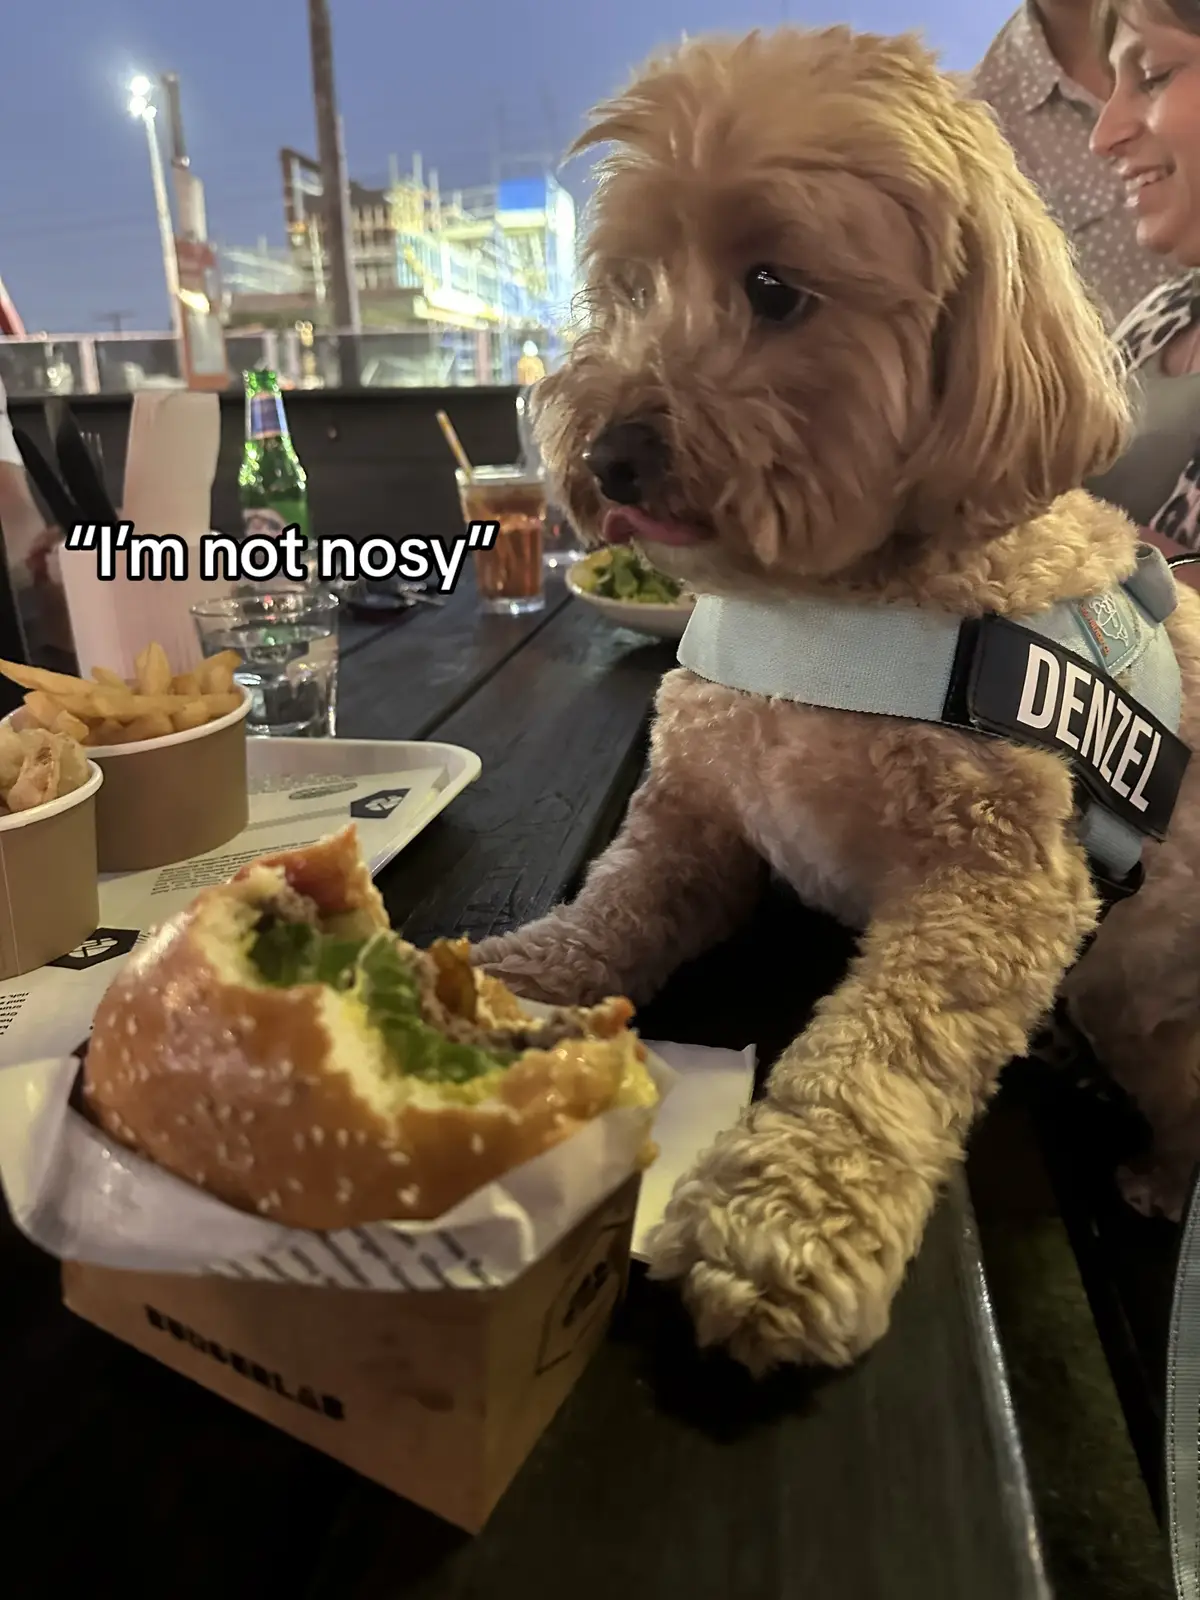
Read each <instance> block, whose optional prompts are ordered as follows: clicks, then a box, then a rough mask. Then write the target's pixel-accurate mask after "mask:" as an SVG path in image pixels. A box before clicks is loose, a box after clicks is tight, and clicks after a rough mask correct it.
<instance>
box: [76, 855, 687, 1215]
mask: <svg viewBox="0 0 1200 1600" xmlns="http://www.w3.org/2000/svg"><path fill="white" fill-rule="evenodd" d="M264 930H265V931H264ZM280 939H282V940H283V941H284V945H283V947H282V948H283V949H284V958H283V959H284V960H285V962H286V961H290V960H291V959H292V950H293V945H294V944H296V945H297V946H298V947H299V948H302V949H303V950H304V952H305V954H304V955H303V957H302V958H303V959H305V960H311V959H312V951H313V950H315V949H319V950H320V951H321V952H324V954H323V955H322V959H323V960H333V961H334V964H335V966H336V964H337V962H339V961H343V960H344V958H345V956H346V952H347V951H349V952H350V953H351V956H352V957H353V959H352V960H351V964H350V965H349V966H348V967H343V969H342V970H341V971H340V973H339V975H338V977H337V981H335V982H331V981H329V980H328V979H327V978H326V977H324V976H322V977H320V978H315V977H314V976H313V970H314V969H312V968H311V967H310V968H305V969H304V974H303V976H302V978H301V981H296V982H291V981H288V978H287V971H286V969H285V970H283V972H282V975H281V973H280V971H279V970H276V971H275V972H273V974H272V975H271V976H270V977H267V976H265V975H264V969H263V967H262V966H261V964H260V963H261V960H262V959H264V958H263V957H262V956H261V951H262V950H263V948H264V947H265V945H267V944H270V943H271V941H279V940H280ZM330 940H335V941H344V942H343V943H341V944H338V945H336V947H335V949H334V951H333V954H332V955H331V954H329V952H328V942H329V941H330ZM280 948H281V947H280V945H279V944H278V942H276V943H275V945H274V949H275V951H276V953H278V951H279V949H280ZM356 950H357V951H359V952H360V954H359V955H358V956H353V952H354V951H356ZM256 952H258V953H256ZM322 970H324V969H322ZM397 974H399V976H397ZM397 984H399V985H400V988H399V989H397ZM397 994H399V995H400V999H399V1000H398V999H397V998H396V996H397ZM632 1014H633V1010H632V1007H631V1006H630V1004H629V1002H628V1001H626V1000H624V999H620V998H614V999H610V1000H607V1001H604V1002H603V1003H601V1004H600V1005H597V1006H593V1007H587V1008H561V1009H559V1010H556V1011H553V1012H551V1013H550V1015H549V1016H548V1017H545V1018H534V1017H532V1016H531V1015H530V1014H529V1013H527V1012H526V1011H525V1010H524V1008H523V1006H522V1004H521V1002H520V1001H519V1000H518V999H517V997H516V996H515V995H513V994H512V993H511V992H510V991H509V990H508V989H506V988H505V986H504V985H503V984H502V983H500V981H499V980H498V979H496V978H494V977H492V976H490V975H487V974H484V973H482V972H481V971H479V969H477V968H475V967H473V966H472V965H471V963H470V960H469V954H468V946H467V943H466V941H465V940H460V941H439V942H437V943H436V944H434V945H432V946H431V947H430V948H429V949H428V950H418V949H416V948H415V947H414V946H412V945H409V944H406V943H405V942H404V941H403V940H401V939H400V938H398V937H397V936H396V935H395V934H393V933H392V932H391V931H390V929H389V926H388V921H387V915H386V912H385V910H384V906H383V902H382V899H381V898H380V895H379V893H378V891H377V889H376V888H375V886H374V884H373V883H372V881H371V877H370V873H369V872H368V870H367V867H366V865H365V864H364V862H363V861H362V859H361V857H360V854H359V849H358V841H357V837H356V834H355V830H354V829H353V828H347V829H345V830H344V831H343V832H341V833H339V834H337V835H334V836H333V837H332V838H329V839H326V840H322V841H321V842H320V843H318V844H315V845H312V846H309V847H307V848H305V849H301V850H293V851H285V852H282V853H280V854H277V855H271V856H264V857H262V858H260V859H259V860H257V861H254V862H252V863H250V865H248V866H247V867H245V868H243V869H242V870H241V871H240V872H239V873H238V874H237V876H236V877H235V878H233V879H232V880H231V881H230V882H229V883H226V884H221V885H218V886H216V887H213V888H210V889H205V890H203V891H202V892H201V893H200V894H199V895H197V897H196V898H195V900H194V901H193V902H192V903H191V905H189V906H188V908H187V909H186V910H185V911H183V912H181V913H180V914H179V915H178V916H176V917H174V918H172V919H171V920H170V921H169V922H167V923H165V924H164V925H163V926H162V927H160V928H159V929H157V930H156V932H155V933H154V934H152V935H151V937H150V938H149V939H147V940H145V941H144V943H143V944H142V945H140V946H139V947H138V948H137V949H136V950H135V951H134V953H133V954H132V956H131V957H130V959H129V960H128V961H127V962H126V964H125V966H124V967H123V969H122V970H121V972H120V973H119V975H118V976H117V978H116V980H115V981H114V983H113V984H112V986H111V987H110V988H109V990H108V992H107V993H106V994H105V996H104V999H103V1000H102V1001H101V1004H100V1007H99V1009H98V1011H97V1013H96V1017H95V1022H94V1025H93V1030H92V1035H91V1039H90V1041H89V1044H88V1049H87V1055H86V1058H85V1062H84V1103H85V1105H86V1106H87V1108H88V1110H89V1112H90V1114H91V1115H92V1116H93V1117H94V1118H95V1120H96V1121H97V1123H98V1124H99V1125H100V1126H101V1127H102V1128H103V1129H104V1130H105V1132H106V1133H108V1134H109V1135H110V1136H111V1137H113V1138H114V1139H116V1140H119V1141H120V1142H121V1143H123V1144H124V1145H126V1146H128V1147H129V1148H130V1149H133V1150H136V1151H137V1152H139V1153H140V1154H142V1155H143V1156H146V1157H148V1158H149V1159H150V1160H152V1161H154V1162H155V1163H157V1165H159V1166H160V1167H163V1168H165V1169H166V1170H167V1171H169V1172H172V1173H174V1174H175V1175H176V1176H177V1177H179V1178H182V1179H184V1180H185V1181H187V1182H189V1183H194V1184H196V1185H197V1186H199V1187H201V1188H203V1189H206V1190H207V1191H208V1192H210V1193H211V1194H213V1195H215V1196H217V1197H218V1198H220V1199H221V1200H224V1201H226V1202H227V1203H228V1204H230V1205H232V1206H236V1207H238V1208H239V1209H241V1210H244V1211H254V1212H258V1213H259V1214H260V1215H262V1216H264V1217H267V1218H268V1219H270V1220H271V1221H275V1222H280V1223H283V1224H285V1225H287V1226H289V1227H295V1228H308V1229H314V1230H318V1231H328V1230H333V1229H337V1228H344V1227H350V1226H353V1225H355V1224H362V1223H371V1222H384V1221H395V1222H401V1221H405V1220H428V1219H432V1218H436V1217H439V1216H441V1215H443V1214H444V1213H445V1212H446V1211H448V1210H449V1209H450V1208H451V1207H453V1206H455V1205H456V1204H458V1202H459V1201H461V1200H463V1199H464V1198H465V1197H466V1196H467V1195H469V1194H471V1193H472V1192H473V1191H474V1190H476V1189H478V1188H480V1187H481V1186H482V1185H484V1184H486V1183H489V1182H492V1181H493V1180H494V1179H496V1178H499V1177H501V1176H502V1175H503V1174H504V1173H506V1172H508V1171H510V1170H512V1169H513V1168H514V1167H517V1166H520V1165H521V1164H522V1163H524V1162H526V1161H529V1160H531V1159H532V1158H533V1157H534V1156H537V1155H540V1154H541V1153H542V1152H543V1151H545V1150H547V1149H549V1148H551V1147H552V1146H554V1145H556V1144H559V1143H561V1142H562V1141H563V1140H564V1139H567V1138H569V1137H570V1136H571V1134H573V1133H574V1132H576V1131H577V1130H578V1129H579V1128H580V1127H581V1126H582V1125H583V1124H585V1123H586V1122H588V1121H589V1120H590V1119H592V1118H594V1117H596V1116H598V1115H599V1114H600V1113H601V1112H603V1111H606V1110H608V1109H610V1108H612V1107H615V1106H621V1105H630V1106H652V1105H654V1104H655V1103H656V1102H657V1099H658V1091H657V1089H656V1088H655V1085H654V1082H653V1080H652V1078H651V1076H650V1074H649V1072H648V1070H647V1067H646V1064H645V1049H644V1047H643V1046H642V1044H641V1043H640V1041H639V1040H638V1038H637V1035H636V1034H635V1033H634V1032H632V1030H631V1029H630V1028H629V1027H628V1023H629V1020H630V1018H631V1017H632ZM381 1018H382V1021H381ZM389 1030H390V1031H389ZM447 1063H449V1065H447ZM653 1155H654V1149H653V1146H652V1145H647V1147H646V1149H645V1150H644V1151H643V1160H644V1161H648V1160H650V1159H652V1158H653Z"/></svg>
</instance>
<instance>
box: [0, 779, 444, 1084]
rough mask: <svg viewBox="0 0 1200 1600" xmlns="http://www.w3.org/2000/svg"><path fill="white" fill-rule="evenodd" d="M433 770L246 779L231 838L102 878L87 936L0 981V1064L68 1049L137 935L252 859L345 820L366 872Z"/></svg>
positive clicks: (417, 802)
mask: <svg viewBox="0 0 1200 1600" xmlns="http://www.w3.org/2000/svg"><path fill="white" fill-rule="evenodd" d="M437 776H438V774H437V769H435V768H430V767H426V768H423V769H417V768H414V769H412V770H410V771H406V772H390V773H379V772H370V773H363V774H340V773H333V774H331V773H325V774H322V775H320V776H314V777H308V776H304V775H300V776H297V775H295V774H289V775H284V776H277V777H260V778H259V779H257V780H256V781H255V782H254V783H253V784H252V792H251V797H250V821H249V825H248V826H247V827H246V828H245V829H244V830H243V831H242V832H241V833H240V834H239V835H238V836H237V838H236V839H233V840H231V841H230V842H229V843H228V844H226V845H222V846H221V847H220V849H217V850H212V851H209V852H208V854H207V855H202V856H194V857H193V858H192V859H191V860H188V861H181V862H178V863H175V864H173V865H171V866H166V867H154V868H151V870H150V871H148V872H130V873H123V874H120V875H114V876H111V877H107V878H102V879H101V880H100V926H99V927H98V928H97V930H96V932H95V934H94V935H93V937H92V938H91V939H90V940H88V941H86V942H85V944H84V945H83V946H82V947H81V948H80V949H79V950H76V951H72V952H71V953H70V955H67V956H64V957H63V958H62V960H61V961H59V962H55V963H54V964H53V965H52V966H48V967H42V968H40V969H39V970H38V971H37V972H31V973H26V974H24V975H23V976H22V977H19V978H10V979H9V980H8V981H7V982H4V983H0V1067H4V1066H7V1065H8V1064H9V1063H12V1062H16V1061H31V1060H42V1059H45V1058H47V1057H53V1056H64V1055H67V1054H69V1053H70V1052H71V1051H73V1050H75V1049H76V1048H77V1047H78V1045H79V1044H80V1043H81V1042H82V1041H83V1040H84V1039H85V1038H86V1037H87V1034H88V1031H89V1029H90V1027H91V1020H92V1015H93V1013H94V1012H95V1009H96V1006H97V1005H98V1004H99V1001H100V997H101V996H102V995H103V993H104V991H105V990H106V989H107V988H108V986H109V984H110V983H111V982H112V981H113V979H114V978H115V977H116V975H117V973H118V972H119V971H120V968H121V965H122V963H123V961H124V959H125V958H126V957H127V956H128V954H129V952H130V951H131V950H132V949H133V947H134V945H135V944H136V943H137V942H138V940H139V938H140V937H143V936H144V935H145V934H146V932H147V931H148V930H149V929H150V928H152V927H154V926H155V925H156V924H158V923H160V922H163V921H165V920H166V918H168V917H171V916H174V915H175V913H176V912H177V911H181V910H182V909H183V908H184V906H186V905H187V904H188V903H189V902H190V901H191V900H192V899H193V898H194V897H195V895H196V894H197V892H198V891H199V890H200V889H202V888H204V887H205V886H206V885H208V884H212V883H223V882H225V881H226V880H227V879H229V878H230V877H232V875H233V874H234V873H235V872H236V871H237V870H238V868H239V867H241V866H244V865H245V863H246V862H248V861H252V860H253V859H254V858H255V857H256V856H260V855H263V854H265V853H266V852H268V851H273V850H285V849H293V848H297V847H299V846H301V845H306V844H312V843H313V842H314V841H316V840H317V839H321V838H324V837H325V836H326V835H328V834H330V833H334V832H336V831H337V829H339V828H341V827H344V826H345V824H346V822H347V821H348V820H353V822H354V825H355V827H356V828H357V829H358V836H359V841H360V844H361V846H362V851H363V855H364V856H365V857H366V859H367V860H368V861H369V862H370V863H371V865H372V870H374V868H375V865H376V862H377V861H378V860H380V859H383V858H386V856H387V855H388V854H389V846H390V845H391V843H392V842H393V841H394V839H395V836H396V834H397V831H398V830H400V829H401V828H403V827H404V825H405V824H406V822H407V820H408V818H409V817H410V815H413V814H418V813H421V812H422V811H423V810H424V809H425V808H426V806H427V805H428V803H429V799H430V795H431V792H432V790H433V788H434V786H435V784H436V782H437Z"/></svg>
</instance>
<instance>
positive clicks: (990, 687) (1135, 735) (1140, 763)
mask: <svg viewBox="0 0 1200 1600" xmlns="http://www.w3.org/2000/svg"><path fill="white" fill-rule="evenodd" d="M942 720H943V721H944V722H949V723H952V724H954V725H956V726H959V727H962V726H970V727H974V728H978V729H979V730H980V731H982V732H985V733H992V734H996V735H998V736H1000V737H1002V738H1007V739H1013V740H1015V741H1016V742H1017V743H1020V744H1031V745H1038V746H1040V747H1041V748H1043V749H1046V750H1055V751H1057V752H1058V753H1059V754H1060V755H1062V756H1065V757H1066V758H1067V760H1068V761H1070V763H1071V766H1072V768H1073V769H1074V770H1075V772H1076V773H1077V775H1078V777H1079V780H1080V782H1081V783H1082V784H1083V785H1084V787H1085V788H1086V789H1087V790H1088V791H1089V792H1090V793H1091V794H1092V796H1093V797H1094V798H1095V799H1096V800H1098V801H1099V802H1100V804H1101V805H1103V806H1105V807H1106V808H1107V809H1109V810H1111V811H1112V812H1113V813H1114V814H1115V815H1116V816H1118V817H1120V818H1121V819H1122V820H1123V821H1125V822H1127V823H1129V824H1130V826H1131V827H1134V828H1136V829H1137V830H1138V831H1139V832H1140V833H1144V834H1148V835H1149V836H1150V837H1151V838H1152V839H1162V838H1165V836H1166V832H1167V828H1168V826H1169V824H1170V821H1171V815H1172V813H1173V812H1174V809H1175V802H1176V800H1177V799H1178V797H1179V786H1180V784H1181V783H1182V782H1183V775H1184V772H1185V771H1186V770H1187V764H1188V761H1189V760H1190V759H1191V751H1190V750H1189V749H1188V747H1187V745H1185V744H1184V743H1183V741H1182V740H1181V739H1179V738H1178V737H1177V736H1176V735H1175V734H1174V733H1172V732H1171V730H1170V729H1169V728H1167V727H1166V726H1164V724H1163V723H1161V722H1160V721H1159V720H1158V718H1157V717H1155V716H1154V715H1153V714H1152V713H1151V712H1150V711H1148V710H1147V709H1146V707H1145V706H1143V705H1141V704H1140V703H1139V702H1138V701H1137V700H1134V699H1133V698H1132V696H1130V695H1128V694H1127V693H1126V692H1125V691H1124V690H1123V689H1122V688H1121V687H1120V685H1119V684H1117V683H1114V682H1113V680H1112V679H1111V678H1110V677H1108V676H1107V674H1106V673H1105V672H1103V671H1098V670H1093V669H1092V668H1090V667H1089V666H1087V665H1085V664H1084V662H1083V661H1081V660H1080V659H1079V657H1078V656H1076V655H1074V654H1072V653H1071V651H1069V650H1065V649H1063V648H1062V647H1061V646H1060V645H1057V644H1055V643H1053V642H1052V641H1051V640H1049V639H1046V638H1044V637H1043V636H1042V635H1041V634H1038V633H1034V632H1033V631H1032V630H1031V629H1029V628H1023V627H1021V626H1020V625H1019V624H1018V623H1015V622H1010V621H1009V620H1008V619H1007V618H1005V617H984V618H982V619H981V620H980V621H978V622H973V623H969V624H967V625H966V626H965V627H964V629H963V631H962V634H961V636H960V648H959V657H958V661H957V662H956V665H955V671H954V676H953V680H952V682H951V686H950V692H949V694H948V695H947V698H946V707H945V710H944V711H943V716H942Z"/></svg>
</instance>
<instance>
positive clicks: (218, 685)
mask: <svg viewBox="0 0 1200 1600" xmlns="http://www.w3.org/2000/svg"><path fill="white" fill-rule="evenodd" d="M241 664H242V658H241V656H239V655H238V653H237V651H236V650H222V651H220V652H219V653H218V654H217V655H215V656H208V657H206V659H205V660H203V661H202V662H201V663H200V665H199V667H198V668H197V676H198V677H199V679H200V687H201V689H202V690H203V691H204V692H205V694H222V693H228V691H229V690H230V689H232V688H233V674H234V672H235V670H236V669H237V668H238V667H240V666H241Z"/></svg>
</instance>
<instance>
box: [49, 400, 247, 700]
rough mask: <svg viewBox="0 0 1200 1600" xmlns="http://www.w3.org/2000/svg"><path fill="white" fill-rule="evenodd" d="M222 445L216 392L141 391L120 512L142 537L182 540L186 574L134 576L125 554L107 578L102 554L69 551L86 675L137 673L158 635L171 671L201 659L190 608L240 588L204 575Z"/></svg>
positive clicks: (65, 562)
mask: <svg viewBox="0 0 1200 1600" xmlns="http://www.w3.org/2000/svg"><path fill="white" fill-rule="evenodd" d="M220 442H221V412H220V401H219V399H218V397H217V396H216V395H215V394H200V393H196V392H193V391H191V390H187V389H168V390H144V391H142V392H140V393H138V394H135V395H134V397H133V407H132V411H131V414H130V422H129V444H128V449H127V452H126V461H125V485H124V493H123V496H122V508H121V515H122V517H123V518H124V519H125V521H127V522H131V523H132V524H133V531H134V534H135V535H142V536H145V535H153V536H158V537H161V536H163V535H166V534H173V535H175V536H176V537H178V538H181V539H183V540H184V541H185V543H186V546H187V555H188V571H187V577H186V578H185V579H176V578H167V579H163V580H158V581H156V580H154V579H149V578H141V579H131V578H130V577H129V576H128V574H127V571H126V567H125V556H124V554H123V553H122V554H119V555H118V556H117V560H116V569H117V570H116V576H115V577H113V578H111V579H109V578H101V577H100V576H99V573H98V570H97V558H96V553H95V552H94V551H91V550H67V549H64V550H63V551H62V552H61V562H60V566H61V571H62V582H63V592H64V593H65V595H66V600H67V611H68V614H69V616H70V619H71V631H72V633H73V635H74V640H75V654H76V657H77V658H78V663H79V671H80V673H81V674H82V675H83V676H85V677H86V676H87V675H88V674H89V673H90V672H91V670H92V668H93V667H96V666H102V667H107V668H109V669H110V670H111V671H113V672H119V673H120V674H121V675H122V676H123V677H126V678H131V677H132V676H133V675H134V661H135V658H136V657H137V655H138V652H139V651H140V650H142V649H144V648H145V646H146V645H147V644H149V643H150V642H151V641H152V640H157V641H158V642H159V643H160V644H161V645H162V646H163V649H164V650H165V651H166V654H167V659H168V661H169V662H170V664H171V670H172V672H176V673H178V672H188V671H190V669H191V668H192V667H194V666H195V665H196V663H197V662H198V661H199V659H200V656H201V650H200V643H199V639H198V637H197V635H196V630H195V626H194V624H193V622H192V617H191V607H192V606H193V605H195V604H196V603H197V602H198V601H200V600H203V599H207V598H210V597H213V596H220V595H225V594H228V593H229V591H230V589H231V588H232V584H231V583H229V582H227V581H224V580H221V581H217V582H211V581H210V582H204V581H203V580H202V579H201V577H200V571H201V566H200V561H201V550H200V541H201V539H202V538H203V537H205V535H207V534H208V532H209V531H210V527H211V521H212V485H213V479H214V477H215V475H216V468H217V456H218V453H219V450H220Z"/></svg>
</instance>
